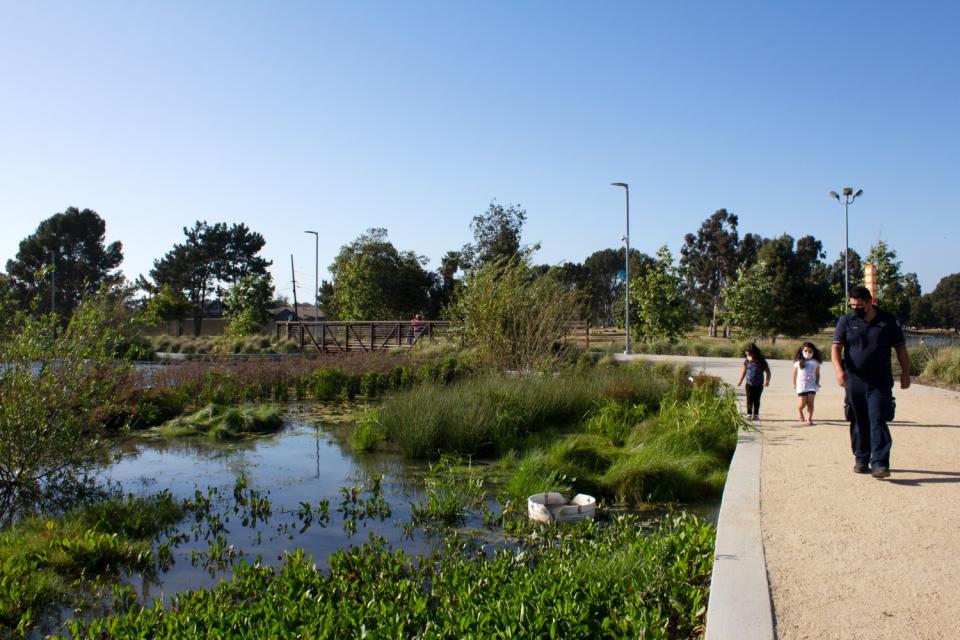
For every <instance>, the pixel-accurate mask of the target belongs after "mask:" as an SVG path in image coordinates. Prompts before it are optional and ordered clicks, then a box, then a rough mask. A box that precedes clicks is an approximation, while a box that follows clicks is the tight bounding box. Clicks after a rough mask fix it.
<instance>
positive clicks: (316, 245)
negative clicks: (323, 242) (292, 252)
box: [304, 231, 320, 320]
mask: <svg viewBox="0 0 960 640" xmlns="http://www.w3.org/2000/svg"><path fill="white" fill-rule="evenodd" d="M304 233H312V234H313V241H314V242H313V261H314V265H313V268H314V271H313V284H314V286H313V295H314V305H315V306H314V308H313V319H314V320H319V319H320V234H319V233H317V232H316V231H304Z"/></svg>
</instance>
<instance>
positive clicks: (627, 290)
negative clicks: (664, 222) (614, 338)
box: [610, 182, 630, 354]
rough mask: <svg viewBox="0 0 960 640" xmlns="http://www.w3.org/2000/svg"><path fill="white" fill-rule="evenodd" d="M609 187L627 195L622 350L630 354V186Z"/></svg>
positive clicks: (624, 183)
mask: <svg viewBox="0 0 960 640" xmlns="http://www.w3.org/2000/svg"><path fill="white" fill-rule="evenodd" d="M610 186H611V187H623V190H624V193H626V195H627V233H626V235H625V236H623V241H624V242H626V243H627V253H626V260H624V263H625V264H626V267H625V268H624V270H623V274H624V276H625V277H626V281H625V285H626V288H625V289H624V297H625V301H626V312H625V314H624V316H623V325H624V328H625V329H626V332H627V336H626V345H625V348H624V350H623V352H624V353H626V354H629V353H630V186H629V185H628V184H627V183H626V182H611V183H610Z"/></svg>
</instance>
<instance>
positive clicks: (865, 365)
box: [833, 308, 906, 387]
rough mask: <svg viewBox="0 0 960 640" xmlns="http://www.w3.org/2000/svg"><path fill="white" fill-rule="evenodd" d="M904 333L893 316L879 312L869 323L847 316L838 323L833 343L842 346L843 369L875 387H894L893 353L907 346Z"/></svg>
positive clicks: (853, 314) (851, 314)
mask: <svg viewBox="0 0 960 640" xmlns="http://www.w3.org/2000/svg"><path fill="white" fill-rule="evenodd" d="M905 342H906V341H905V340H904V338H903V331H901V330H900V325H898V324H897V319H896V318H894V317H893V315H892V314H889V313H887V312H886V311H884V310H882V309H879V308H878V309H877V315H875V316H874V317H873V320H871V321H870V322H867V321H866V320H864V319H863V318H858V317H857V315H856V314H855V313H848V314H847V315H845V316H843V317H842V318H840V321H839V322H837V328H836V330H835V331H834V332H833V343H834V344H842V345H843V347H844V348H843V368H844V370H845V371H846V372H847V375H848V376H856V377H857V378H860V379H861V380H863V381H864V382H866V383H867V384H868V385H871V386H874V387H892V386H893V367H891V365H890V350H891V349H893V348H894V347H897V346H900V345H902V344H904V343H905Z"/></svg>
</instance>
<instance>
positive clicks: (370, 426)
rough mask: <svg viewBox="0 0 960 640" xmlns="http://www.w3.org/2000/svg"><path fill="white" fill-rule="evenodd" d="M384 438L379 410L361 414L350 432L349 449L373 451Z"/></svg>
mask: <svg viewBox="0 0 960 640" xmlns="http://www.w3.org/2000/svg"><path fill="white" fill-rule="evenodd" d="M383 438H384V432H383V425H382V424H381V421H380V410H379V409H371V410H369V411H365V412H363V413H362V414H361V415H360V417H359V418H358V419H357V422H356V425H355V426H354V428H353V430H352V431H351V432H350V447H351V448H352V449H353V450H354V451H373V450H374V449H375V448H376V446H377V444H378V443H380V442H381V441H382V440H383Z"/></svg>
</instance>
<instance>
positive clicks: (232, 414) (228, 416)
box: [159, 404, 283, 440]
mask: <svg viewBox="0 0 960 640" xmlns="http://www.w3.org/2000/svg"><path fill="white" fill-rule="evenodd" d="M282 427H283V419H282V418H281V417H280V411H279V409H277V408H275V407H226V408H225V407H223V406H220V405H216V404H209V405H207V406H206V407H204V408H203V409H200V410H199V411H197V412H196V413H194V414H192V415H189V416H183V417H179V418H174V419H173V420H169V421H167V422H165V423H164V424H163V425H161V426H160V429H159V431H160V434H161V435H162V436H164V437H166V438H178V437H183V436H195V435H206V436H207V437H209V438H211V439H213V440H232V439H236V438H240V437H243V436H245V435H249V434H258V433H272V432H275V431H279V430H280V429H281V428H282Z"/></svg>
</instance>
